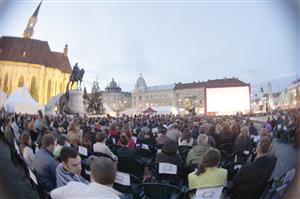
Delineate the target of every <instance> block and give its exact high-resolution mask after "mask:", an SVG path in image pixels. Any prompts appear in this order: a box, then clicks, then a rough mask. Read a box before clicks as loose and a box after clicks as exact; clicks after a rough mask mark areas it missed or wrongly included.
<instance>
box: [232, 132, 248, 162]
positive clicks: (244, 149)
mask: <svg viewBox="0 0 300 199" xmlns="http://www.w3.org/2000/svg"><path fill="white" fill-rule="evenodd" d="M234 150H235V151H236V153H237V155H238V156H237V157H238V160H237V161H242V162H244V161H246V160H247V157H248V156H249V155H250V153H251V152H252V141H251V139H250V137H249V128H248V127H246V126H244V127H242V129H241V133H240V135H239V136H238V137H237V139H236V140H235V143H234Z"/></svg>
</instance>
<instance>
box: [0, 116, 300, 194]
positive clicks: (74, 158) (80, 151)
mask: <svg viewBox="0 0 300 199" xmlns="http://www.w3.org/2000/svg"><path fill="white" fill-rule="evenodd" d="M297 111H299V110H289V111H287V110H286V111H281V112H273V113H272V115H271V116H270V117H269V119H268V121H267V122H266V123H256V122H253V121H252V120H250V117H249V116H247V115H236V116H222V117H221V116H216V117H208V116H195V115H185V116H179V115H178V116H174V115H135V116H127V115H123V116H120V117H117V118H114V117H110V116H109V115H108V116H106V117H86V116H84V117H81V116H76V115H57V116H43V114H42V112H39V113H38V114H37V115H26V114H10V113H7V112H5V111H4V110H1V111H0V131H1V135H3V136H4V137H5V139H6V141H7V143H8V144H9V145H10V146H11V147H12V148H15V149H17V150H18V151H19V152H20V156H21V157H22V158H23V159H24V162H25V163H26V164H27V166H28V167H29V169H30V170H31V171H32V172H33V173H34V174H35V175H36V178H37V182H38V184H39V186H40V187H41V188H42V189H43V190H44V191H45V192H46V193H48V194H49V197H50V196H51V197H52V198H53V199H56V198H72V197H75V196H76V197H85V198H89V197H90V198H91V197H100V198H130V197H133V196H134V194H132V195H130V194H128V193H123V192H122V189H118V187H117V186H115V184H116V183H115V181H116V175H117V173H118V172H124V173H128V174H130V175H132V176H135V177H136V179H137V184H142V183H146V182H156V183H157V182H158V183H167V184H172V185H174V186H176V187H179V188H180V189H181V190H183V187H186V188H187V190H193V189H198V188H206V187H220V186H221V187H226V190H227V192H226V194H227V195H228V196H229V197H230V198H241V197H243V198H259V197H260V195H261V194H262V193H263V191H264V189H265V188H266V186H267V183H268V180H269V179H270V177H271V175H272V172H273V170H274V168H275V165H276V162H277V158H276V156H275V154H276V153H275V151H274V150H275V149H274V147H273V145H272V140H273V139H274V138H276V139H278V140H280V141H282V142H291V143H293V144H294V145H295V146H297V144H298V143H297V139H296V137H297V136H299V134H298V133H297V128H296V113H297ZM166 165H167V166H169V167H168V168H169V171H167V172H166V171H164V170H163V168H162V167H163V166H166ZM236 165H239V166H238V167H237V168H238V169H236ZM135 191H136V193H137V194H138V191H139V190H138V189H135V190H133V192H135ZM249 193H250V194H249Z"/></svg>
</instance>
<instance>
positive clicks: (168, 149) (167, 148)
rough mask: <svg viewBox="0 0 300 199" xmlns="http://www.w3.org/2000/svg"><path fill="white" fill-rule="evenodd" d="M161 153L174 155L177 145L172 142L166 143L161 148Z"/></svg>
mask: <svg viewBox="0 0 300 199" xmlns="http://www.w3.org/2000/svg"><path fill="white" fill-rule="evenodd" d="M162 152H163V153H165V154H167V155H175V154H176V153H177V144H176V142H174V141H168V142H166V143H165V144H164V146H163V147H162Z"/></svg>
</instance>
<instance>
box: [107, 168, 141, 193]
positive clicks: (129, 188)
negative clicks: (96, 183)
mask: <svg viewBox="0 0 300 199" xmlns="http://www.w3.org/2000/svg"><path fill="white" fill-rule="evenodd" d="M123 174H125V175H129V178H130V184H129V185H128V184H124V183H123V184H122V183H119V182H118V181H117V180H116V181H115V183H114V185H113V187H114V189H116V190H117V191H119V192H121V193H126V194H133V193H135V191H136V190H137V188H138V186H139V185H141V183H142V181H141V179H140V178H138V177H137V176H135V175H132V174H129V173H123ZM117 177H118V174H117Z"/></svg>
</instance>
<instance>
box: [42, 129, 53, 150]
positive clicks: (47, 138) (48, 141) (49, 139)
mask: <svg viewBox="0 0 300 199" xmlns="http://www.w3.org/2000/svg"><path fill="white" fill-rule="evenodd" d="M55 140H56V138H55V136H54V135H52V134H49V133H48V134H46V135H44V136H43V138H42V146H43V147H46V148H47V147H48V146H50V145H54V144H55Z"/></svg>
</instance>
